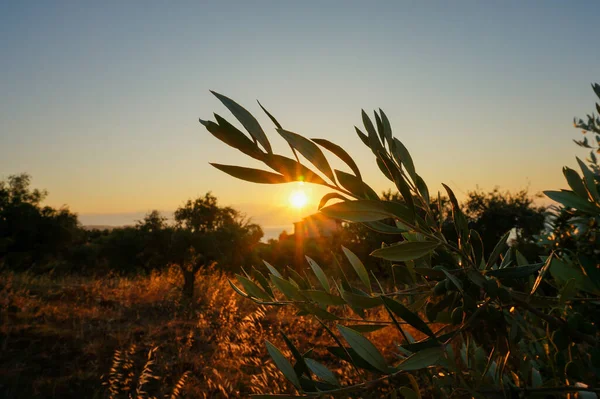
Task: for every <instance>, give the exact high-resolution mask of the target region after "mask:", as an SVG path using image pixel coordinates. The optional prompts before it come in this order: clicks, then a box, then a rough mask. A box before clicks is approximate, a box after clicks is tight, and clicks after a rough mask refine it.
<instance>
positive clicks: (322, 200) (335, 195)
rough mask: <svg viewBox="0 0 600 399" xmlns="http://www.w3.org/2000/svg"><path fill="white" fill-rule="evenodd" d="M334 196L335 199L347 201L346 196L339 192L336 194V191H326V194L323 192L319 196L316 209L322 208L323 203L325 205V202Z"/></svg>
mask: <svg viewBox="0 0 600 399" xmlns="http://www.w3.org/2000/svg"><path fill="white" fill-rule="evenodd" d="M334 198H335V199H341V200H342V201H349V199H348V198H346V197H344V196H343V195H341V194H338V193H328V194H325V195H324V196H323V198H321V201H319V206H318V207H317V209H321V208H323V207H324V206H325V205H327V202H329V201H330V200H332V199H334Z"/></svg>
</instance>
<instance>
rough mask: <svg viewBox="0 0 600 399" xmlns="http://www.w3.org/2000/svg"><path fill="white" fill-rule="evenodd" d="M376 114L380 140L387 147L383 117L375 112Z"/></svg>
mask: <svg viewBox="0 0 600 399" xmlns="http://www.w3.org/2000/svg"><path fill="white" fill-rule="evenodd" d="M374 114H375V124H376V125H377V132H378V133H379V139H380V140H381V142H382V143H383V145H384V146H385V136H384V133H383V122H382V121H381V117H380V116H379V115H378V114H377V111H375V112H374Z"/></svg>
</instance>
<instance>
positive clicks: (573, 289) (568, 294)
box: [559, 278, 577, 306]
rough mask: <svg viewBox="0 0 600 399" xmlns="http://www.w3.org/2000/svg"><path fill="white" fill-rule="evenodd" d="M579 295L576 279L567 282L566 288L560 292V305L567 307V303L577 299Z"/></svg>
mask: <svg viewBox="0 0 600 399" xmlns="http://www.w3.org/2000/svg"><path fill="white" fill-rule="evenodd" d="M576 293H577V282H576V281H575V279H574V278H572V279H569V280H567V282H566V283H565V285H564V287H562V289H561V290H560V296H559V305H560V306H564V305H566V303H567V301H569V300H570V299H571V298H574V297H575V294H576Z"/></svg>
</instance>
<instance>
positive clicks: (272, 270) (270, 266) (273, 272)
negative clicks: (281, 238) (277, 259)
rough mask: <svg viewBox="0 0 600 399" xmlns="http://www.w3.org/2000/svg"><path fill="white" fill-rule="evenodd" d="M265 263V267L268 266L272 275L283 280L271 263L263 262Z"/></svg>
mask: <svg viewBox="0 0 600 399" xmlns="http://www.w3.org/2000/svg"><path fill="white" fill-rule="evenodd" d="M263 263H264V264H265V266H267V269H269V271H270V272H271V274H274V275H276V276H277V277H279V278H283V276H282V275H281V273H279V272H278V271H277V269H275V268H274V267H273V266H272V265H271V264H270V263H269V262H267V261H266V260H263Z"/></svg>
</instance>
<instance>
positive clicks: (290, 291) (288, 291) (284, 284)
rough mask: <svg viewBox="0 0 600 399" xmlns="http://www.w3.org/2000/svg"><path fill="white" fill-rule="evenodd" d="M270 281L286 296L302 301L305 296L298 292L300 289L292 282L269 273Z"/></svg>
mask: <svg viewBox="0 0 600 399" xmlns="http://www.w3.org/2000/svg"><path fill="white" fill-rule="evenodd" d="M270 277H271V282H272V283H273V284H274V285H275V287H277V289H278V290H279V291H281V292H282V293H283V294H284V295H285V296H286V297H287V298H289V299H293V300H297V301H302V300H304V299H305V298H304V297H303V296H302V294H300V290H299V289H298V288H297V287H296V286H295V285H294V284H292V283H290V282H289V281H287V280H284V279H282V278H280V277H277V276H275V275H274V274H271V276H270Z"/></svg>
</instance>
